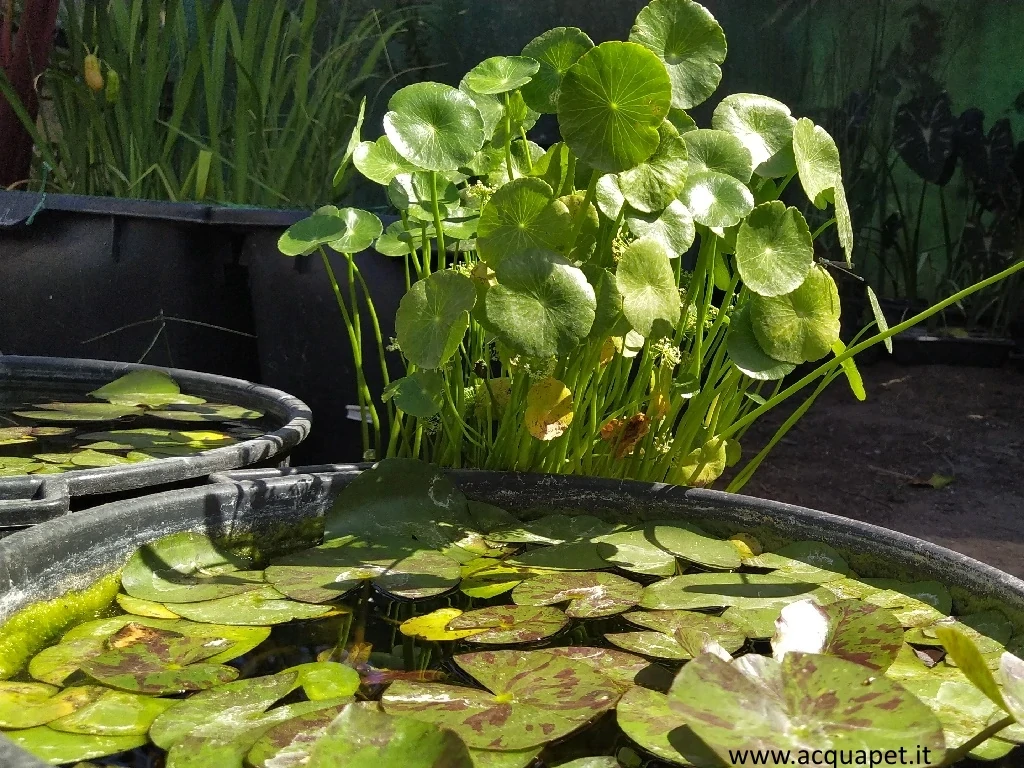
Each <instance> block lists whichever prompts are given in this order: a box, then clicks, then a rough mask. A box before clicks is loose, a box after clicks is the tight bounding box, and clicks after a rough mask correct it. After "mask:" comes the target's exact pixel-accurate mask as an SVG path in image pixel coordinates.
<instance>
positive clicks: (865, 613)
mask: <svg viewBox="0 0 1024 768" xmlns="http://www.w3.org/2000/svg"><path fill="white" fill-rule="evenodd" d="M776 626H777V630H776V632H775V637H774V638H772V651H773V653H774V656H775V659H776V661H782V659H783V657H784V656H785V655H786V654H787V653H792V652H794V651H800V652H803V653H816V654H824V655H827V656H836V657H838V658H841V659H846V660H847V661H852V662H855V663H857V664H860V665H862V666H865V667H868V668H869V669H875V670H879V671H881V672H884V671H885V670H886V669H888V668H889V666H890V665H891V664H892V663H893V661H895V660H896V656H897V655H898V654H899V652H900V649H901V648H902V647H903V627H901V626H900V623H899V622H898V621H897V620H896V617H895V616H893V615H892V614H891V613H890V612H889V611H887V610H885V609H884V608H878V607H877V606H874V605H870V604H868V603H864V602H862V601H860V600H839V601H836V602H834V603H831V604H829V605H825V606H822V605H818V604H817V603H814V602H812V601H810V600H805V601H800V602H798V603H791V604H790V605H787V606H785V607H784V608H783V609H782V613H781V615H780V617H779V619H778V621H777V622H776Z"/></svg>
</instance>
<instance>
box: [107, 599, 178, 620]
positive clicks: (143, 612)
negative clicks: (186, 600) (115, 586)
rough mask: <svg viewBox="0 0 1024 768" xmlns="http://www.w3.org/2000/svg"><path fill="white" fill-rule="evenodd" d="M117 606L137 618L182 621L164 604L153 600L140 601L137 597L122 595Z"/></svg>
mask: <svg viewBox="0 0 1024 768" xmlns="http://www.w3.org/2000/svg"><path fill="white" fill-rule="evenodd" d="M117 604H118V605H119V606H121V610H123V611H124V612H125V613H132V614H135V615H136V616H146V617H148V618H151V619H180V618H181V617H180V616H179V615H178V614H176V613H175V612H174V611H172V610H170V609H169V608H167V607H166V606H165V605H164V604H163V603H156V602H153V601H152V600H140V599H139V598H137V597H132V596H131V595H126V594H124V593H120V594H118V596H117Z"/></svg>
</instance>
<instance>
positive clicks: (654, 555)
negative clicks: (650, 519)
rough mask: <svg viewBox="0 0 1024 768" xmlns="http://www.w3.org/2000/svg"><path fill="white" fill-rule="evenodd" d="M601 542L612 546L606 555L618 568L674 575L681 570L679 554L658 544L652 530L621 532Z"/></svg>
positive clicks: (604, 538)
mask: <svg viewBox="0 0 1024 768" xmlns="http://www.w3.org/2000/svg"><path fill="white" fill-rule="evenodd" d="M597 541H598V542H600V543H602V544H605V545H607V546H608V547H611V548H612V549H610V550H608V552H607V553H604V554H603V557H604V559H605V560H606V561H608V563H609V564H611V565H614V566H615V567H616V568H621V569H623V570H624V571H629V572H630V573H640V574H644V575H646V576H673V575H675V573H676V571H677V565H676V558H675V555H673V554H671V553H669V552H667V551H666V550H664V549H663V548H662V547H660V546H658V544H657V543H656V542H655V541H654V532H653V531H651V530H649V529H644V530H634V531H618V532H616V533H612V534H608V535H606V536H601V537H600V538H598V539H597Z"/></svg>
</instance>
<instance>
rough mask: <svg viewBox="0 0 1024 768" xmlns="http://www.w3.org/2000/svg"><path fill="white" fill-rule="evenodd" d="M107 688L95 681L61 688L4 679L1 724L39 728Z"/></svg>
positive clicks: (78, 706) (2, 725)
mask: <svg viewBox="0 0 1024 768" xmlns="http://www.w3.org/2000/svg"><path fill="white" fill-rule="evenodd" d="M104 690H105V689H103V688H100V687H98V686H95V685H89V686H80V687H75V688H65V689H64V690H62V691H61V690H58V689H57V688H56V687H54V686H52V685H46V684H44V683H14V682H9V681H8V682H0V728H35V727H36V726H39V725H46V724H47V723H49V722H52V721H54V720H57V719H58V718H61V717H65V716H67V715H70V714H72V713H74V712H75V711H76V710H79V709H81V708H82V707H85V706H87V705H89V704H91V703H92V702H94V701H96V700H97V699H98V698H99V697H100V696H102V695H103V692H104Z"/></svg>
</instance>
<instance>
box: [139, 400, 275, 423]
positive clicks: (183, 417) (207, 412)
mask: <svg viewBox="0 0 1024 768" xmlns="http://www.w3.org/2000/svg"><path fill="white" fill-rule="evenodd" d="M146 415H147V416H153V417H155V418H158V419H163V420H164V421H237V420H239V419H262V418H263V412H262V411H254V410H252V409H251V408H243V407H242V406H240V405H221V404H219V403H206V404H205V405H170V406H167V407H166V408H163V409H161V410H157V411H146Z"/></svg>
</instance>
